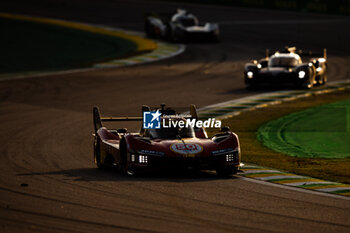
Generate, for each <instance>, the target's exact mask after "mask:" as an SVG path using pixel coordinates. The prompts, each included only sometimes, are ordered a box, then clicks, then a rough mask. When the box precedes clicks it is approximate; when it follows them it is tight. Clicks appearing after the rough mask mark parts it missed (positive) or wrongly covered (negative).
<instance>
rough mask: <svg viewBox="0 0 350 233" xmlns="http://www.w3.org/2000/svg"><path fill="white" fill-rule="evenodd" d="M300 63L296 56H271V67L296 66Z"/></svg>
mask: <svg viewBox="0 0 350 233" xmlns="http://www.w3.org/2000/svg"><path fill="white" fill-rule="evenodd" d="M297 65H299V60H298V59H297V58H295V57H271V59H270V60H269V67H294V66H297Z"/></svg>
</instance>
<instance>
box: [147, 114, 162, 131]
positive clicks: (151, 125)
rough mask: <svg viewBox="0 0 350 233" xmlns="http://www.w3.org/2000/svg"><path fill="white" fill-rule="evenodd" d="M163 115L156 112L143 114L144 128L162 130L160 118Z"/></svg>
mask: <svg viewBox="0 0 350 233" xmlns="http://www.w3.org/2000/svg"><path fill="white" fill-rule="evenodd" d="M161 115H162V114H161V113H160V112H159V110H157V111H156V112H148V111H146V112H143V128H144V129H160V116H161Z"/></svg>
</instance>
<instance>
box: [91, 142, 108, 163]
mask: <svg viewBox="0 0 350 233" xmlns="http://www.w3.org/2000/svg"><path fill="white" fill-rule="evenodd" d="M94 162H95V164H96V166H97V167H98V168H99V169H105V168H106V165H104V164H103V163H102V162H101V145H100V141H99V139H98V137H95V139H94Z"/></svg>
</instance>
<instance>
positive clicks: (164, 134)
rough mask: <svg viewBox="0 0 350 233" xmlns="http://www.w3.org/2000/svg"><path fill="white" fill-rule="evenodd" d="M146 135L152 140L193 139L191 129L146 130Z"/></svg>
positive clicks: (193, 135)
mask: <svg viewBox="0 0 350 233" xmlns="http://www.w3.org/2000/svg"><path fill="white" fill-rule="evenodd" d="M148 135H149V137H150V138H152V139H176V138H193V137H195V134H194V130H193V128H192V127H184V128H180V127H170V128H163V127H162V128H160V129H148Z"/></svg>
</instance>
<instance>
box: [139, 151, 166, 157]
mask: <svg viewBox="0 0 350 233" xmlns="http://www.w3.org/2000/svg"><path fill="white" fill-rule="evenodd" d="M138 153H139V154H146V155H154V156H163V155H165V154H164V152H161V151H154V150H140V151H138Z"/></svg>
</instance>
